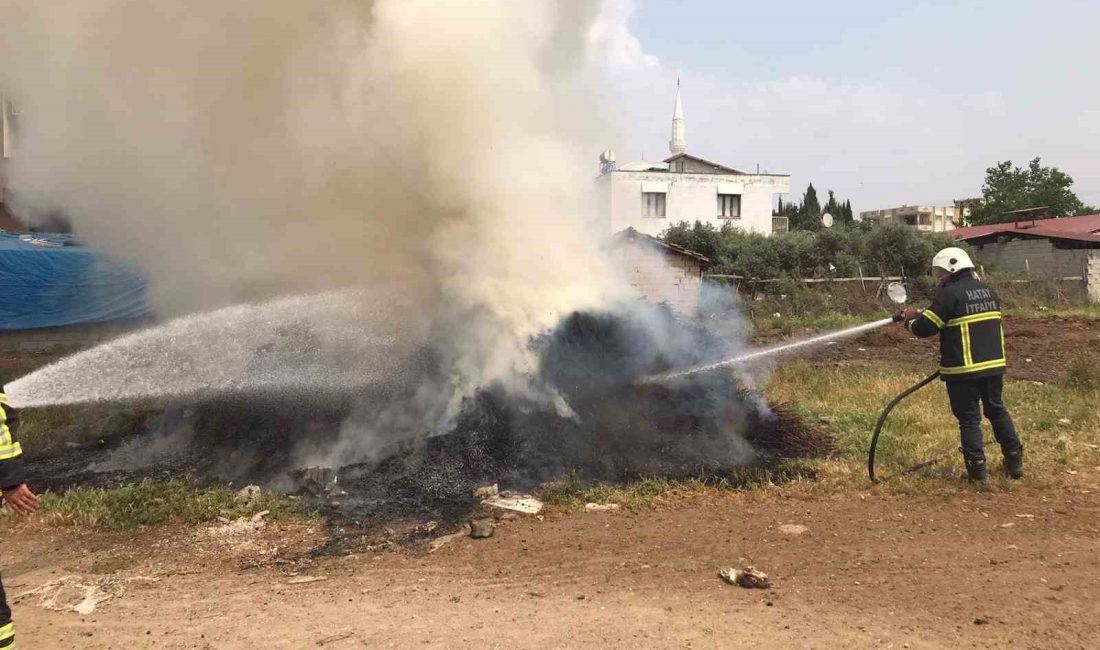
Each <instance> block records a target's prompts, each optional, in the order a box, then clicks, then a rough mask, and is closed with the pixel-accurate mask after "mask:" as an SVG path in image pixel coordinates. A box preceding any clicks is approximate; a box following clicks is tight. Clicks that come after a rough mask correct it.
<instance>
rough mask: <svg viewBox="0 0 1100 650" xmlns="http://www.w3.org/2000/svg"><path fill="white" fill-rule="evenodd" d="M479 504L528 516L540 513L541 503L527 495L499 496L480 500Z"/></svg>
mask: <svg viewBox="0 0 1100 650" xmlns="http://www.w3.org/2000/svg"><path fill="white" fill-rule="evenodd" d="M481 502H482V503H484V504H485V505H487V506H493V507H494V508H503V509H505V510H513V511H515V512H522V513H524V514H528V515H537V514H538V513H540V512H542V501H539V500H538V499H536V498H535V497H533V496H531V495H528V494H515V495H508V496H505V495H500V496H495V497H489V498H487V499H482V501H481Z"/></svg>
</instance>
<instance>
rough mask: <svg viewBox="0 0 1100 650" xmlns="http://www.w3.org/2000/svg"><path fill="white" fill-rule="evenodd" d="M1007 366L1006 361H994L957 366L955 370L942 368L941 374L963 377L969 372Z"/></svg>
mask: <svg viewBox="0 0 1100 650" xmlns="http://www.w3.org/2000/svg"><path fill="white" fill-rule="evenodd" d="M1006 365H1008V364H1006V363H1005V360H1004V359H994V360H992V361H983V362H982V363H975V364H974V365H971V366H955V367H953V368H940V374H943V375H963V374H966V373H968V372H980V371H982V370H992V369H993V368H1004V367H1005V366H1006Z"/></svg>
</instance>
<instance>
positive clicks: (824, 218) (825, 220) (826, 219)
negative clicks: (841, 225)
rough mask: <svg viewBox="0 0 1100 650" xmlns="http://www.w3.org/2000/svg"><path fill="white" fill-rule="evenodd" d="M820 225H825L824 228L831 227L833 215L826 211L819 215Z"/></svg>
mask: <svg viewBox="0 0 1100 650" xmlns="http://www.w3.org/2000/svg"><path fill="white" fill-rule="evenodd" d="M821 225H823V226H825V227H826V228H832V227H833V215H831V214H829V213H828V212H826V213H825V214H823V215H821Z"/></svg>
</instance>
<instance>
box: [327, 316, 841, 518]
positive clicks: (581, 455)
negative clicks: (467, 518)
mask: <svg viewBox="0 0 1100 650" xmlns="http://www.w3.org/2000/svg"><path fill="white" fill-rule="evenodd" d="M646 317H647V318H655V319H659V320H658V321H657V326H655V325H654V323H653V322H648V323H644V324H643V323H642V322H640V321H637V320H633V319H628V318H624V317H622V316H618V315H612V314H588V313H585V314H574V315H572V316H571V317H569V318H568V319H566V320H565V321H564V322H562V323H561V324H560V325H559V327H558V328H556V329H555V331H553V332H551V333H550V334H548V335H547V336H545V337H543V338H542V339H541V340H539V341H537V342H536V345H537V346H538V349H539V352H540V356H541V364H540V365H541V368H542V373H543V377H542V378H543V379H544V380H545V383H546V384H547V385H549V386H552V387H553V388H554V389H556V390H557V391H558V392H559V393H560V396H561V397H562V398H563V399H564V402H565V403H566V404H568V407H569V409H560V408H559V409H556V410H555V409H553V408H549V407H547V406H546V403H545V401H536V400H532V399H518V398H516V397H514V396H512V395H509V394H507V393H506V392H505V391H503V390H501V389H496V388H493V389H487V390H484V391H482V392H480V393H479V394H478V395H477V396H475V397H473V398H471V399H469V400H468V401H467V403H466V404H465V407H464V408H463V410H462V413H461V414H460V416H459V417H458V419H457V421H456V423H455V426H454V428H453V430H452V431H451V432H450V433H449V434H447V435H443V436H438V437H434V438H428V439H424V440H420V441H418V442H417V443H415V444H414V445H411V446H407V447H405V448H404V449H402V450H401V451H400V452H399V453H396V454H394V455H392V456H390V457H389V458H388V459H387V460H385V461H383V462H382V463H380V464H377V465H372V466H369V467H368V466H361V467H354V468H346V469H345V470H344V474H343V476H342V477H341V479H340V481H341V483H342V484H343V485H344V487H345V488H346V489H347V490H348V491H349V493H351V494H352V495H355V497H356V499H365V500H366V501H368V502H370V503H372V504H373V505H374V507H373V509H372V510H371V511H370V512H369V513H368V512H366V511H364V510H359V515H361V516H364V517H366V518H367V519H370V520H374V519H375V518H376V517H382V518H384V517H387V516H389V517H394V516H397V517H425V518H433V519H447V518H448V517H449V516H453V515H459V514H461V513H463V512H468V510H469V508H471V507H472V506H473V505H475V501H474V499H473V497H472V495H473V490H474V488H475V487H477V486H480V485H485V484H488V483H498V482H499V483H500V484H501V485H502V486H508V487H512V488H520V489H525V488H532V487H534V486H536V485H537V484H539V483H541V482H544V481H548V480H552V479H555V478H558V477H560V476H562V475H563V474H566V473H570V472H579V473H581V474H582V475H583V476H585V477H586V478H589V479H593V480H607V481H621V480H628V479H630V478H634V477H639V476H664V477H698V476H710V477H722V476H726V475H730V474H731V473H732V472H733V471H734V470H736V469H738V468H743V467H746V466H765V467H767V466H770V465H773V464H774V463H775V462H776V461H777V460H778V459H779V458H782V457H788V458H790V457H812V456H823V455H827V454H828V453H829V452H830V450H831V441H830V439H829V437H828V436H827V435H826V434H824V433H823V432H821V431H819V430H816V429H813V428H811V427H809V426H807V425H806V424H805V423H804V422H802V421H801V420H800V419H799V418H798V416H797V415H796V414H795V413H794V412H793V411H791V410H789V409H786V408H782V407H779V408H770V407H769V406H768V405H767V403H766V402H765V401H764V399H763V398H762V396H761V395H760V394H759V393H755V392H752V391H749V390H746V389H744V388H740V387H738V385H737V383H736V381H735V380H734V379H733V378H732V377H731V376H730V375H729V373H728V372H712V373H700V374H698V375H692V376H689V377H684V378H682V379H679V380H677V381H676V382H674V383H667V384H657V383H645V382H641V381H639V380H640V379H642V378H644V377H646V376H649V375H651V374H654V373H660V372H664V371H667V370H669V369H672V368H675V367H683V366H686V365H691V364H695V363H700V362H704V361H707V360H712V359H714V358H716V355H717V354H720V353H722V352H724V351H722V350H719V349H718V344H717V342H716V341H714V340H713V339H711V338H710V337H709V336H708V335H707V334H706V332H704V331H702V330H700V329H696V328H694V327H691V326H689V325H686V324H683V323H680V322H677V321H676V320H675V319H674V318H672V316H671V314H669V313H668V312H666V311H663V310H654V311H653V312H651V313H648V314H646ZM658 337H660V340H658ZM570 410H571V412H570ZM364 523H365V522H364Z"/></svg>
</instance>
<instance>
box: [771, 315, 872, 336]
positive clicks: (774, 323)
mask: <svg viewBox="0 0 1100 650" xmlns="http://www.w3.org/2000/svg"><path fill="white" fill-rule="evenodd" d="M882 317H883V316H882V314H881V313H878V312H875V313H874V314H872V315H870V316H868V315H865V314H841V313H836V312H832V313H825V314H788V315H779V316H775V315H769V316H758V317H756V318H753V319H752V325H753V332H754V333H756V334H759V335H768V334H779V335H782V336H790V335H791V334H793V333H795V332H797V331H799V330H807V329H808V330H834V329H843V328H845V327H851V326H853V325H860V324H862V323H866V322H867V321H869V320H873V319H874V318H882Z"/></svg>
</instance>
